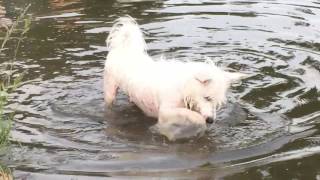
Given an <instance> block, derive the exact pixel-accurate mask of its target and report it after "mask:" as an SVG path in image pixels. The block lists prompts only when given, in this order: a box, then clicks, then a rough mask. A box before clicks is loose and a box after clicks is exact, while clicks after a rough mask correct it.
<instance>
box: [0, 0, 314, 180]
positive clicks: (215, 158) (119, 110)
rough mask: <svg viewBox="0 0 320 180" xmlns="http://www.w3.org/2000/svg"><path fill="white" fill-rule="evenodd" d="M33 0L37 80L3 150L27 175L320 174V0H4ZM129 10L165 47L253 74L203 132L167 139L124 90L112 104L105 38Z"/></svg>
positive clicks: (26, 45)
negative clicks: (105, 81) (106, 94)
mask: <svg viewBox="0 0 320 180" xmlns="http://www.w3.org/2000/svg"><path fill="white" fill-rule="evenodd" d="M27 3H31V4H32V6H31V9H30V11H29V13H31V14H32V15H33V17H34V19H33V22H32V27H31V30H30V32H29V33H28V34H27V36H28V37H27V39H25V41H24V42H23V44H22V47H21V49H20V53H19V57H18V59H17V61H16V67H17V69H18V70H19V71H20V72H22V71H26V72H25V73H26V75H25V81H24V83H23V85H22V86H21V87H20V88H19V89H18V90H17V92H16V93H14V94H13V97H12V99H11V102H10V107H11V108H15V109H17V110H16V111H17V112H16V116H15V119H16V120H15V125H14V129H13V131H12V140H13V145H12V148H11V149H10V151H9V152H8V153H7V154H5V155H2V157H1V158H2V161H3V162H5V163H6V164H7V165H8V166H9V167H11V168H12V169H13V173H14V176H15V177H16V178H17V179H24V178H26V179H105V177H113V178H114V177H117V178H119V179H121V178H123V179H126V178H129V177H131V178H136V179H150V178H151V177H167V178H169V179H196V178H199V179H209V178H221V179H264V178H266V179H294V178H297V179H319V178H320V165H319V162H320V156H319V152H320V91H319V88H320V62H319V59H320V41H319V40H320V30H319V29H320V18H319V15H320V1H318V0H302V1H289V0H274V1H267V0H266V1H227V0H221V1H210V0H202V1H197V0H183V1H182V0H166V1H160V0H145V1H144V0H134V1H133V0H117V1H115V0H109V1H99V0H68V1H59V0H58V1H57V0H43V1H41V2H38V1H37V2H35V1H31V0H19V1H18V0H11V1H8V0H3V1H0V5H2V6H4V7H5V8H6V10H7V16H8V17H11V18H13V17H15V16H16V14H17V8H22V7H24V6H25V4H27ZM125 14H129V15H131V16H133V17H135V18H136V19H137V21H138V23H139V24H140V25H141V27H142V29H143V30H144V32H145V33H146V41H147V43H148V46H149V48H150V50H149V54H150V55H152V56H153V57H160V56H161V55H163V54H164V55H165V57H167V58H176V59H178V60H181V61H203V60H204V59H205V58H206V57H209V58H211V59H212V61H214V62H216V63H217V64H219V65H221V66H222V67H224V68H226V69H229V70H230V71H241V72H244V73H248V74H250V77H249V78H247V79H246V80H244V81H243V82H242V83H241V84H237V85H235V86H234V87H232V89H231V92H230V93H229V97H228V99H229V103H228V104H227V105H226V106H225V107H224V108H223V110H222V111H220V112H219V114H218V118H219V122H218V123H217V124H216V125H214V126H211V127H210V128H209V130H208V132H207V133H206V134H205V135H204V136H203V137H202V138H200V139H190V140H184V141H179V142H169V141H167V140H166V139H165V138H164V137H163V136H161V135H158V134H155V133H153V132H152V131H151V130H150V129H149V127H150V126H152V125H153V124H154V123H155V120H153V119H150V118H147V117H145V116H144V115H143V114H142V113H141V112H140V110H139V109H137V108H136V107H135V106H133V105H132V104H129V103H128V102H127V99H126V96H124V95H120V96H119V97H118V101H117V104H116V108H115V109H114V111H112V112H109V111H105V109H104V103H103V92H102V72H103V65H104V60H105V56H106V54H107V49H106V48H105V38H106V37H107V35H108V32H109V30H110V27H111V26H112V22H113V21H114V20H115V19H116V18H117V17H119V16H122V15H125ZM5 53H7V54H9V53H10V51H9V50H7V51H6V52H5ZM7 60H8V56H6V55H5V54H4V55H1V59H0V62H1V63H2V62H4V61H7ZM164 73H165V72H164Z"/></svg>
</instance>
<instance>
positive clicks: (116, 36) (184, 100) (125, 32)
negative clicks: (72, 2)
mask: <svg viewBox="0 0 320 180" xmlns="http://www.w3.org/2000/svg"><path fill="white" fill-rule="evenodd" d="M106 43H107V47H108V49H109V54H108V56H107V60H106V63H105V71H104V91H105V102H106V104H107V106H108V107H110V106H111V105H112V102H113V101H114V99H115V96H116V93H117V90H118V88H120V89H121V90H122V91H124V92H125V93H126V94H127V95H128V96H129V98H130V101H132V102H134V103H135V104H136V105H137V106H138V107H139V108H140V109H141V110H142V111H143V112H144V113H145V114H146V115H147V116H151V117H155V118H158V126H159V127H163V128H165V129H166V130H164V131H163V132H165V133H164V134H165V135H166V136H167V137H168V138H169V139H170V140H174V139H176V137H177V136H176V135H177V132H173V131H172V126H171V125H177V124H180V125H181V124H190V123H191V124H196V125H197V126H199V127H200V128H199V129H202V130H201V132H198V130H196V133H203V129H205V128H206V118H208V117H212V118H213V119H215V118H216V110H217V109H219V107H221V105H222V104H223V103H224V102H225V101H226V93H227V90H228V88H229V86H230V85H231V83H232V82H234V81H237V80H239V79H240V78H242V77H243V74H240V73H230V72H226V71H223V70H222V69H220V68H219V67H217V66H215V65H214V64H212V63H211V64H210V63H200V62H188V63H183V62H178V61H168V60H159V61H154V60H153V59H152V58H151V57H150V56H149V55H148V54H147V47H146V43H145V41H144V38H143V33H142V32H141V30H140V28H139V26H138V25H137V23H136V22H135V20H134V19H132V18H131V17H129V16H126V17H121V18H119V19H117V20H116V22H115V24H114V26H113V27H112V29H111V31H110V34H109V36H108V38H107V40H106ZM166 127H168V128H166ZM169 127H170V128H169Z"/></svg>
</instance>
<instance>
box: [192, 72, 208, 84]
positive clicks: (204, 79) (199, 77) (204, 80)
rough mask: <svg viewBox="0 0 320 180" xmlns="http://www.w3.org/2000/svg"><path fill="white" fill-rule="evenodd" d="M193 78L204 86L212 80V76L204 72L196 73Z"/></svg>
mask: <svg viewBox="0 0 320 180" xmlns="http://www.w3.org/2000/svg"><path fill="white" fill-rule="evenodd" d="M195 79H196V80H197V81H198V82H200V83H201V84H203V85H205V86H206V85H208V84H209V83H210V82H211V81H212V77H210V76H208V75H207V74H205V73H198V74H196V76H195Z"/></svg>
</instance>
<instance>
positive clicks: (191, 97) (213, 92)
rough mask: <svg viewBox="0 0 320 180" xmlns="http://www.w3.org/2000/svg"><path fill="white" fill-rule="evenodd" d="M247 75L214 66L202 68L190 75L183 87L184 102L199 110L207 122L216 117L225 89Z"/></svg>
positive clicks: (212, 120)
mask: <svg viewBox="0 0 320 180" xmlns="http://www.w3.org/2000/svg"><path fill="white" fill-rule="evenodd" d="M245 77H247V75H246V74H242V73H232V72H227V71H223V70H222V69H220V68H218V67H216V66H214V67H212V68H203V69H201V71H197V72H195V73H194V74H193V76H191V77H190V79H189V80H188V81H187V83H186V86H185V88H184V90H185V94H184V104H185V107H187V108H188V109H190V110H193V111H196V112H199V113H200V114H201V115H202V116H203V117H204V118H206V121H207V123H213V122H214V120H215V119H216V111H217V110H218V109H219V108H220V107H221V106H222V105H223V104H224V103H225V101H226V94H227V90H228V89H229V87H230V86H231V84H232V83H235V82H237V81H239V80H241V79H242V78H245Z"/></svg>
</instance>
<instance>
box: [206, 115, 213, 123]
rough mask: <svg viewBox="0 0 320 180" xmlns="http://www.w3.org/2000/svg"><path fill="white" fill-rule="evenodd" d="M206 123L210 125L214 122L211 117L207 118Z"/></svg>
mask: <svg viewBox="0 0 320 180" xmlns="http://www.w3.org/2000/svg"><path fill="white" fill-rule="evenodd" d="M206 122H207V123H208V124H212V123H213V122H214V120H213V118H212V117H207V119H206Z"/></svg>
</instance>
